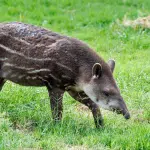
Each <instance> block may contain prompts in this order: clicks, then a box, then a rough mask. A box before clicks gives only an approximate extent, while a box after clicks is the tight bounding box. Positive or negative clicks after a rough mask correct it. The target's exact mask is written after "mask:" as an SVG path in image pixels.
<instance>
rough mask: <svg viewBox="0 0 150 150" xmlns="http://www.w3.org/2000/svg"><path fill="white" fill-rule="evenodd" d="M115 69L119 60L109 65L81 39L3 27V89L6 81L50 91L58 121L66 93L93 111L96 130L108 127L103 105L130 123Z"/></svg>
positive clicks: (0, 61) (22, 27)
mask: <svg viewBox="0 0 150 150" xmlns="http://www.w3.org/2000/svg"><path fill="white" fill-rule="evenodd" d="M114 67H115V62H114V60H109V61H108V63H106V62H105V61H104V60H103V59H102V58H101V57H100V56H98V55H97V54H96V53H95V52H94V51H93V50H92V49H91V48H89V47H88V46H87V45H86V44H85V43H83V42H81V41H80V40H77V39H74V38H70V37H67V36H63V35H59V34H57V33H54V32H52V31H49V30H46V29H43V28H40V27H36V26H33V25H28V24H24V23H18V22H13V23H0V90H1V89H2V87H3V85H4V83H5V82H6V81H7V80H10V81H12V82H14V83H18V84H20V85H25V86H46V87H47V89H48V92H49V96H50V104H51V110H52V116H53V119H54V120H55V121H57V120H61V118H62V111H63V106H62V98H63V94H64V92H65V91H67V92H68V93H69V94H70V95H71V96H72V97H73V98H74V99H75V100H77V101H79V102H81V103H83V104H84V105H86V106H87V107H89V109H90V110H91V111H92V114H93V117H94V121H95V124H96V127H100V126H101V125H102V124H103V119H102V116H101V112H100V109H99V106H100V107H103V108H104V109H108V110H111V111H116V112H117V113H121V114H123V116H124V117H125V118H126V119H129V118H130V114H129V112H128V109H127V107H126V104H125V102H124V100H123V98H122V96H121V94H120V91H119V89H118V87H117V85H116V82H115V80H114V78H113V75H112V73H113V70H114Z"/></svg>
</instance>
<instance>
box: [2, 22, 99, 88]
mask: <svg viewBox="0 0 150 150" xmlns="http://www.w3.org/2000/svg"><path fill="white" fill-rule="evenodd" d="M98 61H100V59H99V57H98V55H96V54H95V53H94V52H93V51H92V50H91V49H90V48H89V47H88V46H87V45H86V44H84V43H82V42H81V41H79V40H77V39H74V38H70V37H67V36H62V35H59V34H57V33H54V32H52V31H49V30H46V29H43V28H40V27H36V26H33V25H28V24H23V23H17V22H14V23H1V24H0V77H3V78H5V79H8V80H11V81H13V82H16V83H19V84H22V85H35V86H37V85H42V84H41V83H42V82H41V78H42V79H43V80H45V79H46V80H47V79H48V80H49V78H50V80H51V81H54V80H55V81H56V80H57V81H59V82H61V83H62V84H63V85H64V84H65V83H66V84H67V83H72V84H73V83H74V82H75V79H76V78H78V74H79V68H80V67H81V66H84V65H87V66H88V65H89V64H90V63H92V65H93V64H94V63H95V62H98ZM39 78H40V79H39ZM55 81H54V82H55ZM55 83H58V82H55Z"/></svg>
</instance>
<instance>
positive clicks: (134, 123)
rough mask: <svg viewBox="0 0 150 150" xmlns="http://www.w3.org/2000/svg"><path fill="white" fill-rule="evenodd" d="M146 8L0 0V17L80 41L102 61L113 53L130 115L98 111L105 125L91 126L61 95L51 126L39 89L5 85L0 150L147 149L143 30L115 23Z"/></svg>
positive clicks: (138, 0) (89, 0) (149, 100)
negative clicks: (59, 109) (56, 121)
mask: <svg viewBox="0 0 150 150" xmlns="http://www.w3.org/2000/svg"><path fill="white" fill-rule="evenodd" d="M149 10H150V1H149V0H144V1H143V0H133V1H130V0H124V1H121V0H114V1H110V0H101V1H99V0H83V1H82V2H81V1H80V0H72V1H69V0H62V1H57V0H51V1H48V0H43V1H41V0H34V1H29V0H26V1H25V0H24V1H20V0H16V1H12V0H1V1H0V14H1V17H0V22H3V21H5V22H8V21H22V22H26V23H30V24H35V25H39V26H43V27H45V28H49V29H51V30H53V31H56V32H60V33H62V34H65V35H68V36H73V37H76V38H78V39H80V40H83V41H85V42H86V43H88V44H89V45H90V46H91V47H92V48H93V49H95V51H97V53H98V54H99V55H101V56H103V57H104V59H105V60H108V59H109V58H114V59H115V60H116V69H115V74H114V76H115V78H116V80H117V83H118V85H119V87H120V89H121V92H122V95H123V97H124V99H125V101H126V103H127V106H128V107H129V111H130V112H131V119H130V120H128V121H126V120H124V118H123V117H122V116H121V115H117V114H114V113H112V112H108V111H104V110H102V113H103V116H104V121H105V126H104V127H103V128H101V129H96V128H95V126H94V121H93V118H92V115H91V113H90V111H89V110H87V109H85V108H83V107H81V105H80V104H79V103H78V102H76V101H74V100H73V99H72V98H71V97H70V96H69V95H68V94H65V96H64V113H63V120H62V122H61V123H59V124H54V123H53V122H52V118H51V111H50V106H49V97H48V92H47V91H46V88H34V87H23V86H19V85H16V84H13V83H11V82H8V83H6V84H5V86H4V88H3V90H2V91H1V93H0V111H1V114H0V150H1V149H2V150H7V149H8V150H9V149H19V148H37V149H40V148H41V149H48V150H49V149H54V150H57V149H59V150H61V149H62V150H64V149H66V150H68V149H74V150H78V149H79V150H80V149H81V150H84V149H93V150H108V149H114V150H120V149H121V150H126V149H129V150H130V149H133V150H134V149H135V150H148V149H149V147H150V109H149V107H150V92H149V89H150V76H149V74H150V59H149V56H150V42H149V41H150V40H149V37H150V32H149V30H148V29H145V30H143V29H132V28H125V27H123V26H122V24H121V22H120V23H118V21H117V20H118V19H119V20H122V19H123V17H124V16H125V15H127V16H128V17H129V18H131V19H135V18H137V17H138V16H145V15H148V14H149V13H150V11H149Z"/></svg>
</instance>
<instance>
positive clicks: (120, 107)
mask: <svg viewBox="0 0 150 150" xmlns="http://www.w3.org/2000/svg"><path fill="white" fill-rule="evenodd" d="M110 110H112V111H114V112H116V113H117V114H122V115H123V116H124V118H125V119H130V113H129V111H128V109H127V106H126V104H125V102H124V100H123V99H122V98H121V99H118V100H117V101H116V102H115V103H112V104H111V106H110Z"/></svg>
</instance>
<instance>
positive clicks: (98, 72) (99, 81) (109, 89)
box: [84, 60, 130, 119]
mask: <svg viewBox="0 0 150 150" xmlns="http://www.w3.org/2000/svg"><path fill="white" fill-rule="evenodd" d="M114 68H115V61H114V60H109V61H108V63H103V65H102V64H100V63H95V64H94V65H93V68H92V70H91V72H92V77H91V79H90V81H89V82H88V83H87V84H86V86H84V92H85V93H86V94H87V95H88V96H89V97H90V98H91V100H92V101H94V102H95V103H96V104H97V105H99V106H100V107H102V108H104V109H108V110H111V111H115V112H117V113H118V114H123V116H124V117H125V118H126V119H129V118H130V114H129V112H128V109H127V107H126V104H125V102H124V100H123V98H122V96H121V94H120V91H119V88H118V87H117V85H116V82H115V80H114V78H113V75H112V73H113V71H114Z"/></svg>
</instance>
